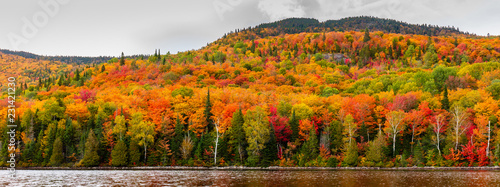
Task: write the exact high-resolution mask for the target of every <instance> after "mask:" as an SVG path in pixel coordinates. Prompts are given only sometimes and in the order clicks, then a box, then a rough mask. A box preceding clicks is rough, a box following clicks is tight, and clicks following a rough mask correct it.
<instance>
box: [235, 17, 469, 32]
mask: <svg viewBox="0 0 500 187" xmlns="http://www.w3.org/2000/svg"><path fill="white" fill-rule="evenodd" d="M263 29H270V30H272V32H262V30H263ZM364 29H370V30H372V31H382V32H384V33H399V34H419V35H426V36H447V35H453V34H459V35H460V34H465V35H470V34H469V33H468V32H462V31H460V30H459V29H458V28H455V27H442V26H437V25H428V24H421V25H420V24H409V23H406V22H401V21H396V20H392V19H384V18H376V17H370V16H359V17H348V18H342V19H339V20H327V21H325V22H319V21H318V20H316V19H313V18H288V19H284V20H280V21H276V22H272V23H264V24H261V25H258V26H256V27H255V28H250V29H244V30H250V31H251V32H255V33H257V34H258V35H259V37H265V36H277V35H280V34H296V33H301V32H330V31H361V30H364ZM244 30H242V31H244ZM238 31H239V30H238Z"/></svg>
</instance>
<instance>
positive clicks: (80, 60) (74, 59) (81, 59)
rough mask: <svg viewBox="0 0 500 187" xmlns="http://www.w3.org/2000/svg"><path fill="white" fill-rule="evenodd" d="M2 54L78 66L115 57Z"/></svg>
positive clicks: (137, 56) (5, 52) (25, 53)
mask: <svg viewBox="0 0 500 187" xmlns="http://www.w3.org/2000/svg"><path fill="white" fill-rule="evenodd" d="M0 52H1V53H3V54H11V55H16V56H20V57H24V58H31V59H35V60H40V61H58V62H62V63H66V64H77V65H85V64H86V65H92V64H100V63H104V62H108V61H109V60H111V59H113V58H114V57H111V56H98V57H87V56H41V55H37V54H33V53H29V52H24V51H11V50H6V49H0ZM148 56H149V55H131V56H127V57H128V58H139V57H141V58H144V57H146V58H147V57H148Z"/></svg>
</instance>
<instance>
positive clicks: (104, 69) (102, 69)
mask: <svg viewBox="0 0 500 187" xmlns="http://www.w3.org/2000/svg"><path fill="white" fill-rule="evenodd" d="M104 71H106V67H104V64H103V65H102V66H101V72H104Z"/></svg>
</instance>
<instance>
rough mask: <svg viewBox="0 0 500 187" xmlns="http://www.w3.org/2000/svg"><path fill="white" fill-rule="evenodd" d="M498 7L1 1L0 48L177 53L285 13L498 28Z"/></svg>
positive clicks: (469, 2) (445, 0)
mask: <svg viewBox="0 0 500 187" xmlns="http://www.w3.org/2000/svg"><path fill="white" fill-rule="evenodd" d="M499 9H500V1H496V0H440V1H436V0H418V1H412V0H176V1H172V0H141V1H139V0H29V1H28V0H2V1H1V2H0V48H2V49H11V50H22V51H28V52H32V53H36V54H41V55H81V56H99V55H109V56H118V55H120V53H121V52H122V51H123V52H124V53H125V54H127V55H132V54H151V53H154V50H155V49H161V52H162V54H163V53H166V52H167V51H171V52H173V53H175V52H177V51H185V50H191V49H199V48H201V47H203V46H205V45H206V44H207V43H210V42H212V41H214V40H216V39H218V38H220V37H221V36H222V35H223V34H224V33H227V32H229V31H231V30H235V29H237V28H246V27H249V26H256V25H258V24H260V23H265V22H271V21H276V20H280V19H283V18H288V17H309V18H316V19H319V20H320V21H325V20H329V19H340V18H343V17H349V16H361V15H368V16H377V17H382V18H391V19H396V20H400V21H405V22H408V23H418V24H423V23H428V24H434V25H441V26H448V25H450V26H455V27H459V28H460V30H462V31H469V32H471V33H476V34H479V35H486V34H487V33H490V34H492V35H500V21H499V18H500V11H499Z"/></svg>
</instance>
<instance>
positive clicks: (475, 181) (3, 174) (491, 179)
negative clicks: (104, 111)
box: [0, 170, 500, 187]
mask: <svg viewBox="0 0 500 187" xmlns="http://www.w3.org/2000/svg"><path fill="white" fill-rule="evenodd" d="M138 185H146V186H165V185H166V186H356V187H357V186H499V185H500V172H498V171H346V170H342V171H248V170H247V171H239V170H234V171H214V170H196V171H193V170H189V171H187V170H156V171H155V170H149V171H145V170H139V171H137V170H134V171H132V170H115V171H110V170H97V171H95V170H18V171H17V177H16V178H10V177H7V171H6V170H3V171H0V186H138Z"/></svg>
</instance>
